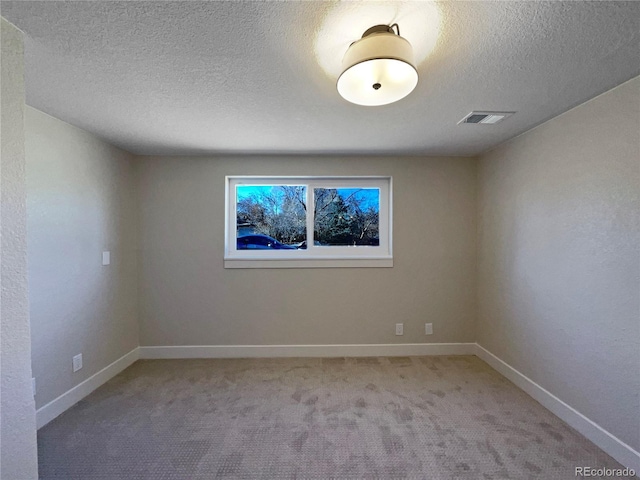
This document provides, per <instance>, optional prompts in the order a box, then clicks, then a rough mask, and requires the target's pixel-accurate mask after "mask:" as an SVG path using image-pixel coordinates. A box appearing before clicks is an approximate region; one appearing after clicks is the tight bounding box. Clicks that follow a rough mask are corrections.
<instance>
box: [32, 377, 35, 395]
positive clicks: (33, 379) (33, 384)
mask: <svg viewBox="0 0 640 480" xmlns="http://www.w3.org/2000/svg"><path fill="white" fill-rule="evenodd" d="M31 391H32V392H33V396H34V397H35V396H36V378H35V377H31Z"/></svg>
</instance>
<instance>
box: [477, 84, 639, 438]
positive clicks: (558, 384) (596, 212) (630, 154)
mask: <svg viewBox="0 0 640 480" xmlns="http://www.w3.org/2000/svg"><path fill="white" fill-rule="evenodd" d="M639 190H640V77H639V78H636V79H633V80H631V81H629V82H627V83H625V84H623V85H621V86H619V87H617V88H615V89H613V90H611V91H609V92H607V93H605V94H603V95H601V96H599V97H597V98H595V99H593V100H591V101H590V102H587V103H585V104H583V105H581V106H579V107H577V108H575V109H573V110H571V111H569V112H567V113H565V114H564V115H561V116H559V117H557V118H555V119H553V120H551V121H549V122H547V123H545V124H543V125H541V126H539V127H538V128H536V129H534V130H532V131H530V132H528V133H526V134H524V135H521V136H520V137H518V138H516V139H514V140H512V141H510V142H508V143H506V144H504V145H502V146H500V147H499V148H497V149H495V150H493V151H491V152H489V153H487V154H485V155H483V156H482V157H481V159H480V165H479V236H478V251H479V268H478V271H479V276H478V298H479V317H478V326H477V331H478V337H477V338H478V343H479V344H481V345H482V346H483V347H485V348H487V349H488V350H489V351H491V352H492V353H494V354H495V355H497V356H498V357H500V358H501V359H502V360H504V361H506V362H507V363H509V364H510V365H512V366H513V367H514V368H516V369H518V370H519V371H520V372H522V373H524V374H525V375H527V376H528V377H529V378H531V379H532V380H534V381H535V382H537V383H538V384H540V385H541V386H542V387H544V388H546V389H547V390H549V391H550V392H551V393H553V394H554V395H556V396H557V397H559V398H560V399H561V400H563V401H564V402H566V403H568V404H569V405H571V406H572V407H574V408H575V409H577V410H578V411H579V412H580V413H582V414H584V415H586V416H587V417H589V418H590V419H591V420H593V421H595V422H596V423H598V424H599V425H600V426H602V427H603V428H605V429H606V430H608V431H609V432H611V433H612V434H614V435H615V436H617V437H618V438H620V439H621V440H623V441H624V442H626V443H627V444H629V445H630V446H631V447H633V448H635V449H636V450H640V255H639V248H640V228H639V215H638V214H639V211H640V202H639Z"/></svg>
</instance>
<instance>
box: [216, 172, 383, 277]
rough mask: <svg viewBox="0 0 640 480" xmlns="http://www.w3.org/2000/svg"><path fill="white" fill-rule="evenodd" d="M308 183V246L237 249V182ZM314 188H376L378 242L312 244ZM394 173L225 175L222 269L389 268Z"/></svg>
mask: <svg viewBox="0 0 640 480" xmlns="http://www.w3.org/2000/svg"><path fill="white" fill-rule="evenodd" d="M238 185H245V186H261V185H265V186H269V185H276V186H277V185H285V186H287V185H289V186H294V185H298V186H306V205H307V215H306V227H307V248H306V249H299V250H277V251H271V250H269V251H265V250H262V251H261V250H250V249H249V250H238V249H237V248H236V246H237V225H236V213H237V212H236V208H237V194H236V186H238ZM314 188H375V189H379V191H380V205H379V208H380V211H379V217H378V222H379V225H378V229H379V239H380V245H378V246H322V247H318V246H316V245H315V244H314V241H313V238H314V218H313V214H312V213H311V214H310V213H309V212H313V210H314V202H315V195H314ZM392 219H393V178H392V177H391V176H269V175H227V176H226V177H225V246H224V267H225V268H327V267H330V268H340V267H393V249H392V237H393V235H392V230H393V221H392Z"/></svg>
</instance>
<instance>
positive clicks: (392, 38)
mask: <svg viewBox="0 0 640 480" xmlns="http://www.w3.org/2000/svg"><path fill="white" fill-rule="evenodd" d="M342 68H343V72H342V74H341V75H340V78H338V92H339V93H340V95H342V97H343V98H344V99H345V100H348V101H349V102H352V103H356V104H358V105H366V106H375V105H386V104H388V103H393V102H397V101H398V100H400V99H401V98H404V97H406V96H407V95H409V94H410V93H411V92H412V91H413V89H414V88H416V85H417V84H418V72H417V71H416V68H415V66H414V65H413V50H412V48H411V44H410V43H409V42H408V41H406V40H405V39H404V38H402V37H401V36H399V35H396V34H394V33H390V32H389V33H387V32H383V33H372V34H370V35H367V36H366V37H364V38H362V39H360V40H358V41H357V42H355V43H353V44H352V45H351V46H350V47H349V49H348V50H347V53H346V54H345V55H344V59H343V61H342Z"/></svg>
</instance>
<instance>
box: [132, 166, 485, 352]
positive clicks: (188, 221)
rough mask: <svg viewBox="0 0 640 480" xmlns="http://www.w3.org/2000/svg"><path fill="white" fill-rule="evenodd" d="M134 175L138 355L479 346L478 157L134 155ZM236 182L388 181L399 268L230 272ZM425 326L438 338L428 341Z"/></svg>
mask: <svg viewBox="0 0 640 480" xmlns="http://www.w3.org/2000/svg"><path fill="white" fill-rule="evenodd" d="M136 165H137V167H138V173H139V183H138V194H139V203H140V218H139V225H140V230H139V239H140V243H139V245H140V275H139V288H140V325H141V345H246V344H276V345H282V344H350V343H357V344H360V343H362V344H369V343H412V342H472V341H474V321H475V311H476V304H475V299H476V290H475V267H476V263H475V255H476V239H475V232H476V191H475V185H476V161H475V160H474V159H469V158H407V157H405V158H339V157H334V158H313V157H289V158H283V157H278V158H275V157H272V158H269V157H266V158H256V157H248V158H240V157H236V158H189V157H187V158H167V157H139V158H138V159H137V163H136ZM243 174H245V175H246V174H254V175H262V174H265V175H392V176H393V189H394V199H393V202H394V218H393V222H394V232H393V234H394V237H393V247H394V267H393V268H361V269H356V268H347V269H344V268H342V269H335V268H334V269H331V268H329V269H259V270H229V269H227V270H225V269H224V268H223V254H224V202H225V198H224V197H225V194H224V188H225V181H224V177H225V175H243ZM396 322H403V323H404V324H405V335H404V336H403V337H398V336H395V334H394V324H395V323H396ZM425 322H432V323H433V326H434V335H432V336H429V337H427V336H425V335H424V323H425Z"/></svg>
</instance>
